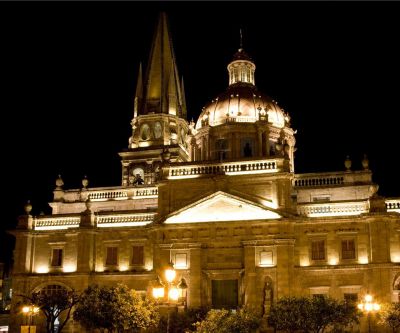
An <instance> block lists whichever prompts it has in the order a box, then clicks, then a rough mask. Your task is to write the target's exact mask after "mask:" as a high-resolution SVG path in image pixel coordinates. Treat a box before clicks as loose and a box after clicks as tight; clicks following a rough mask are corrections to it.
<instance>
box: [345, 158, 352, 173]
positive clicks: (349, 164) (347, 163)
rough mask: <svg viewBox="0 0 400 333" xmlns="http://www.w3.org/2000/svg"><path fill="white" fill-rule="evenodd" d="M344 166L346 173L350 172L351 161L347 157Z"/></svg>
mask: <svg viewBox="0 0 400 333" xmlns="http://www.w3.org/2000/svg"><path fill="white" fill-rule="evenodd" d="M344 166H345V168H346V171H351V159H350V156H349V155H347V156H346V159H345V161H344Z"/></svg>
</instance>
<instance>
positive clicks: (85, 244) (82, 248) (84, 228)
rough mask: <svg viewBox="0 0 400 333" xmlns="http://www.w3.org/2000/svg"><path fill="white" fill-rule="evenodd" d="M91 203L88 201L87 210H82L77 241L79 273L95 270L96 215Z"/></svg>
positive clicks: (77, 267) (77, 266)
mask: <svg viewBox="0 0 400 333" xmlns="http://www.w3.org/2000/svg"><path fill="white" fill-rule="evenodd" d="M90 208H91V203H90V201H86V210H85V211H84V212H82V215H81V222H80V224H79V231H78V241H77V246H78V249H77V251H76V252H77V265H76V269H77V272H79V273H89V272H91V271H94V270H95V264H96V262H95V237H96V236H95V234H96V231H95V230H94V226H95V215H94V213H93V212H92V211H91V210H90Z"/></svg>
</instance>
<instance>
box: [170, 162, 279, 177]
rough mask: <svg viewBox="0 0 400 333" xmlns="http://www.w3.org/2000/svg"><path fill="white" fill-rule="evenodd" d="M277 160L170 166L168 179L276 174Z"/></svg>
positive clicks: (277, 169)
mask: <svg viewBox="0 0 400 333" xmlns="http://www.w3.org/2000/svg"><path fill="white" fill-rule="evenodd" d="M278 162H280V161H278V160H255V161H241V162H225V163H224V162H222V163H210V164H201V165H200V164H192V165H190V164H189V165H184V166H170V168H169V173H168V179H180V178H195V177H200V176H205V175H218V174H226V175H241V174H253V173H271V172H278V171H280V170H281V167H280V166H279V165H278Z"/></svg>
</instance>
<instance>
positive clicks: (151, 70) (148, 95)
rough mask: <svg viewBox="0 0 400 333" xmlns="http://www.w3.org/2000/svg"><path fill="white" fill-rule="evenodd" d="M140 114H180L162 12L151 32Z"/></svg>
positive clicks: (178, 85) (178, 94)
mask: <svg viewBox="0 0 400 333" xmlns="http://www.w3.org/2000/svg"><path fill="white" fill-rule="evenodd" d="M144 82H145V93H144V101H143V106H142V108H141V110H140V111H139V112H138V113H139V114H147V113H153V112H154V113H167V114H176V115H179V114H180V109H181V101H182V99H181V90H180V84H179V75H178V69H177V66H176V61H175V54H174V50H173V47H172V41H171V37H170V34H169V28H168V22H167V15H166V14H165V13H161V14H160V17H159V20H158V24H157V29H156V32H155V34H154V39H153V44H152V48H151V52H150V58H149V62H148V67H147V72H146V78H145V81H144Z"/></svg>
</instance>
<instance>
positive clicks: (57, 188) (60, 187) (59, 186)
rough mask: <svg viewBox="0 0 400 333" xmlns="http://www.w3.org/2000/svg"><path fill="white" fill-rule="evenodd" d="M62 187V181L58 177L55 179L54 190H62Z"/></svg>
mask: <svg viewBox="0 0 400 333" xmlns="http://www.w3.org/2000/svg"><path fill="white" fill-rule="evenodd" d="M63 186H64V181H63V180H62V178H61V175H58V178H57V179H56V190H62V187H63Z"/></svg>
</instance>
